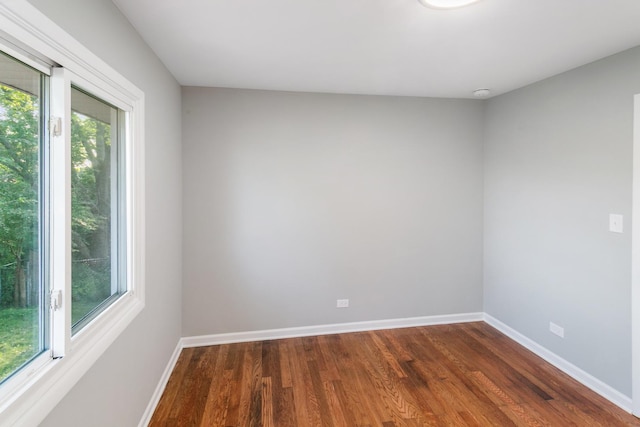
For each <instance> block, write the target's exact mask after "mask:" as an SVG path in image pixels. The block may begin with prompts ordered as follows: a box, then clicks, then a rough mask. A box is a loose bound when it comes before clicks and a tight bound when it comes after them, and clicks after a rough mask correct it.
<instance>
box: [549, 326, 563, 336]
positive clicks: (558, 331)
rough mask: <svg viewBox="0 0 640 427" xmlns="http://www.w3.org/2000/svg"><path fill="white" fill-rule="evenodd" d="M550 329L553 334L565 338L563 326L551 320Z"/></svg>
mask: <svg viewBox="0 0 640 427" xmlns="http://www.w3.org/2000/svg"><path fill="white" fill-rule="evenodd" d="M549 330H550V331H551V333H552V334H556V335H557V336H559V337H560V338H564V328H563V327H562V326H558V325H556V324H555V323H553V322H549Z"/></svg>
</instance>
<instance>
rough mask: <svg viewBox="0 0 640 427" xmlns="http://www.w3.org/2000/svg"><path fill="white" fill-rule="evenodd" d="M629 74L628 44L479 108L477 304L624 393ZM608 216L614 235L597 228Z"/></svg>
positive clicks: (635, 54)
mask: <svg viewBox="0 0 640 427" xmlns="http://www.w3.org/2000/svg"><path fill="white" fill-rule="evenodd" d="M638 70H640V49H637V48H636V49H633V50H629V51H626V52H623V53H620V54H617V55H614V56H612V57H609V58H607V59H604V60H601V61H598V62H595V63H592V64H589V65H586V66H583V67H580V68H578V69H575V70H573V71H570V72H567V73H564V74H561V75H558V76H555V77H553V78H550V79H547V80H544V81H542V82H539V83H536V84H533V85H531V86H528V87H526V88H523V89H520V90H517V91H514V92H511V93H509V94H506V95H502V96H499V97H497V98H495V99H491V100H489V101H488V102H487V106H486V107H487V108H486V112H485V113H486V127H485V130H486V134H485V210H484V218H485V220H484V233H485V244H484V257H485V264H484V304H485V306H484V307H485V312H487V313H488V314H490V315H492V316H494V317H496V318H497V319H499V320H501V321H502V322H504V323H506V324H507V325H509V326H511V327H512V328H514V329H516V330H517V331H519V332H520V333H522V334H524V335H526V336H527V337H529V338H531V339H533V340H534V341H536V342H538V343H539V344H541V345H543V346H544V347H546V348H547V349H549V350H551V351H553V352H554V353H556V354H558V355H559V356H561V357H563V358H564V359H566V360H568V361H569V362H571V363H573V364H574V365H576V366H577V367H579V368H581V369H583V370H585V371H587V372H588V373H590V374H591V375H593V376H595V377H596V378H598V379H600V380H602V381H604V382H605V383H607V384H608V385H610V386H612V387H613V388H615V389H617V390H618V391H620V392H621V393H623V394H626V395H627V396H631V285H630V284H631V277H630V276H631V234H630V225H631V185H632V144H633V95H634V94H636V93H639V92H640V78H639V75H638ZM610 213H614V214H622V215H624V220H625V224H624V226H625V230H624V233H623V234H616V233H611V232H609V231H608V228H609V214H610ZM549 322H554V323H556V324H557V325H560V326H561V327H563V328H564V333H565V337H564V339H562V338H559V337H558V336H556V335H553V334H551V333H550V331H549Z"/></svg>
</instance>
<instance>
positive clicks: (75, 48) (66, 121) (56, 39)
mask: <svg viewBox="0 0 640 427" xmlns="http://www.w3.org/2000/svg"><path fill="white" fill-rule="evenodd" d="M0 29H1V31H0V44H2V47H3V49H2V50H5V51H6V52H7V53H9V54H10V55H12V56H14V57H16V58H17V59H20V60H22V61H23V62H26V63H29V64H30V65H34V66H35V67H36V68H38V69H40V70H41V71H45V70H43V67H42V65H41V64H38V61H33V59H32V58H29V54H27V55H24V54H22V53H21V52H20V50H19V49H15V50H12V49H11V45H10V44H9V45H7V44H6V43H2V39H8V40H10V41H17V42H18V43H19V44H20V45H21V47H25V48H26V49H28V51H29V52H33V53H34V56H35V57H36V58H38V57H40V58H46V59H47V60H49V61H51V62H53V63H56V64H59V65H60V68H53V70H52V71H51V73H50V90H51V97H50V115H51V116H54V117H60V118H61V119H62V122H63V126H62V134H61V135H60V136H53V135H51V136H50V145H51V150H50V156H51V170H50V176H49V179H50V188H49V191H51V192H56V193H55V194H52V197H51V199H50V200H51V202H52V206H50V209H51V211H55V212H61V211H64V212H66V214H65V215H62V216H61V215H51V218H50V233H51V236H50V242H51V243H50V248H49V253H50V258H49V263H50V264H49V265H50V268H49V270H50V271H49V280H50V287H51V288H53V289H55V290H61V291H62V295H63V305H64V307H65V308H64V309H63V310H59V311H54V312H53V313H52V318H51V328H52V339H51V343H50V346H51V351H50V352H46V353H45V354H43V355H41V356H40V357H38V358H37V359H35V360H34V361H33V362H32V363H30V364H29V365H28V366H26V367H25V368H24V369H22V370H21V371H20V372H19V373H18V375H15V376H13V377H12V378H10V379H9V380H7V381H5V383H3V384H2V385H1V386H0V425H3V426H4V425H21V426H22V425H37V424H39V423H40V422H41V421H42V420H43V419H44V418H45V417H46V416H47V414H48V413H49V412H50V411H51V410H52V409H53V408H54V407H55V406H56V405H57V404H58V403H59V402H60V400H61V399H62V398H63V397H64V395H65V394H66V393H67V392H69V391H70V390H71V388H72V387H73V386H74V385H75V384H76V382H77V381H78V380H79V379H80V378H81V377H82V376H83V375H84V374H85V373H86V372H87V371H88V370H89V368H90V367H91V366H92V365H93V364H94V363H95V362H96V361H97V359H98V358H99V357H100V356H101V355H102V354H103V353H104V352H105V351H106V349H107V348H108V347H109V346H110V345H111V344H112V343H113V342H114V341H115V340H116V338H117V337H118V336H119V335H120V334H121V333H122V332H123V331H124V330H125V329H126V328H127V327H128V326H129V325H130V324H131V322H132V321H133V320H134V318H135V317H136V316H137V315H138V314H139V313H140V312H141V311H142V310H143V308H144V305H145V254H144V244H145V230H144V218H145V206H144V201H145V194H144V190H145V189H144V175H145V170H144V166H145V165H144V93H143V92H142V91H141V90H139V89H138V88H137V87H136V86H135V85H133V84H132V83H130V82H129V81H128V80H126V79H125V78H124V77H122V76H121V75H120V74H119V73H117V72H116V71H115V70H113V69H112V68H111V67H110V66H109V65H107V64H106V63H105V62H103V61H102V60H101V59H100V58H98V57H97V56H96V55H94V54H93V53H91V52H90V51H89V50H88V49H86V48H85V47H84V46H82V45H81V44H80V43H79V42H78V41H76V40H75V39H74V38H73V37H71V36H70V35H69V34H67V33H66V32H65V31H64V30H62V29H61V28H60V27H58V26H57V25H56V24H55V23H54V22H53V21H51V20H50V19H49V18H47V17H46V16H45V15H44V14H42V13H41V12H40V11H38V10H37V9H36V8H35V7H34V6H32V5H31V4H29V3H28V2H27V1H26V0H7V1H3V2H1V3H0ZM45 72H46V71H45ZM47 74H48V72H47ZM71 84H74V85H77V86H78V87H82V88H83V89H85V90H87V91H88V92H90V93H92V94H93V95H95V96H97V97H99V98H101V99H103V100H105V101H107V102H109V103H111V104H113V105H114V106H116V107H118V108H120V109H121V110H124V111H125V112H127V115H128V120H127V128H126V130H125V133H126V139H127V140H126V142H125V144H124V145H125V150H126V153H125V157H126V161H125V176H126V184H125V186H126V190H125V191H126V196H125V197H126V201H125V203H126V222H127V236H126V240H127V247H126V251H127V254H126V257H127V259H126V268H127V273H126V274H127V281H128V290H127V292H126V293H125V294H124V295H123V296H122V297H120V298H119V299H118V300H116V301H115V302H114V303H113V304H111V305H110V306H109V307H107V308H106V309H105V310H104V311H103V312H102V313H100V314H99V315H98V316H97V317H96V318H95V319H94V320H93V321H92V322H90V323H89V324H87V325H86V326H85V327H83V328H82V329H81V330H80V331H79V332H78V333H77V334H75V335H73V337H72V336H71V310H70V307H71V288H70V287H71V221H70V219H71V218H70V217H71V212H70V209H71V203H70V200H71V199H70V197H71V179H70V170H71V163H70V162H71V159H70V147H71V135H70V127H71V117H70V88H71ZM53 204H55V205H53Z"/></svg>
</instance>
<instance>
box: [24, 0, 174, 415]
mask: <svg viewBox="0 0 640 427" xmlns="http://www.w3.org/2000/svg"><path fill="white" fill-rule="evenodd" d="M32 3H33V4H34V5H35V6H36V7H38V8H40V10H41V11H42V12H44V13H45V14H46V15H48V16H49V17H50V18H51V19H53V20H54V21H55V22H56V23H58V24H59V25H60V26H62V27H63V28H64V29H65V30H66V31H68V32H69V33H70V34H71V35H73V36H74V37H75V38H76V39H77V40H79V41H80V42H81V43H83V44H84V45H85V46H86V47H87V48H89V49H90V50H91V51H93V52H94V53H95V54H96V55H98V56H99V57H101V58H102V59H103V60H105V61H106V62H107V63H109V64H110V65H111V66H112V67H114V68H115V69H116V70H117V71H119V72H120V73H121V74H123V75H124V76H125V77H126V78H128V79H129V80H130V81H132V82H133V83H134V84H136V85H137V86H138V87H139V88H140V89H142V90H143V91H144V92H145V96H146V129H145V132H146V141H147V146H146V148H147V150H146V209H147V217H146V234H147V240H146V262H147V266H146V267H147V270H146V278H147V287H146V289H147V300H146V308H145V309H144V310H143V312H142V313H141V314H140V315H138V317H137V318H136V319H135V321H134V322H133V323H132V325H131V326H130V327H129V328H128V329H127V330H126V331H125V332H124V333H123V334H122V335H121V336H120V337H119V338H118V339H117V340H116V342H115V343H114V344H113V345H112V346H111V347H110V348H109V350H108V351H107V352H106V353H105V354H104V355H103V356H102V357H101V358H100V359H99V360H98V361H97V362H96V364H95V365H94V366H93V367H92V368H91V370H90V371H89V372H88V373H87V374H86V375H85V376H84V377H83V378H82V379H81V380H80V381H79V383H78V384H77V385H76V386H75V388H74V389H73V390H72V391H71V392H70V393H69V394H68V395H67V396H66V397H65V398H64V399H63V400H62V402H61V403H60V404H59V405H58V406H57V407H56V409H54V410H53V412H52V413H51V414H50V415H49V417H48V418H47V419H46V420H45V421H44V422H43V425H44V426H52V427H53V426H55V427H59V426H70V427H75V426H92V427H98V426H105V427H106V426H108V427H112V426H133V425H137V424H138V422H139V421H140V418H141V417H142V413H143V412H144V410H145V408H146V406H147V404H148V402H149V400H150V398H151V395H152V393H153V391H154V389H155V387H156V386H157V384H158V380H159V378H160V376H161V374H162V372H163V370H164V368H165V366H166V364H167V362H168V360H169V357H170V356H171V353H172V351H173V349H174V348H175V346H176V344H177V342H178V339H179V338H180V322H181V319H180V300H181V292H180V282H181V280H182V279H181V274H182V272H181V263H182V255H181V250H182V248H181V239H182V237H181V224H182V218H181V204H180V200H181V191H182V181H181V150H180V140H181V128H180V120H181V112H180V96H181V95H180V87H179V86H178V84H177V83H176V81H175V80H174V79H173V77H172V76H171V75H170V74H169V73H168V72H167V70H166V69H165V68H164V66H163V65H162V63H160V61H159V60H158V59H157V58H156V56H155V55H154V54H153V53H152V52H151V50H150V49H149V48H148V47H147V46H146V45H145V44H144V42H143V41H142V39H141V38H140V37H139V36H138V35H137V34H136V32H135V31H134V30H133V28H132V27H131V26H130V25H129V23H128V21H126V20H125V19H124V18H123V16H122V15H121V14H120V12H119V11H118V10H117V9H116V7H115V6H114V5H113V4H112V3H111V1H109V0H92V1H86V0H64V1H63V0H56V1H52V0H32Z"/></svg>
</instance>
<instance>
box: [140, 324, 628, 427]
mask: <svg viewBox="0 0 640 427" xmlns="http://www.w3.org/2000/svg"><path fill="white" fill-rule="evenodd" d="M150 426H152V427H164V426H220V427H227V426H276V427H281V426H282V427H289V426H291V427H293V426H299V427H304V426H337V427H339V426H383V427H394V426H395V427H399V426H501V427H502V426H561V427H565V426H607V427H609V426H640V420H639V419H637V418H635V417H633V416H632V415H630V414H627V413H626V412H624V411H622V410H621V409H619V408H618V407H616V406H615V405H613V404H612V403H610V402H608V401H607V400H606V399H604V398H602V397H601V396H599V395H597V394H596V393H594V392H592V391H591V390H589V389H587V388H586V387H584V386H582V385H581V384H579V383H577V382H576V381H575V380H573V379H572V378H570V377H569V376H567V375H566V374H564V373H562V372H561V371H559V370H558V369H556V368H555V367H553V366H552V365H550V364H548V363H546V362H545V361H543V360H542V359H540V358H539V357H537V356H535V355H534V354H533V353H531V352H530V351H528V350H526V349H525V348H524V347H522V346H520V345H519V344H517V343H515V342H514V341H512V340H510V339H509V338H507V337H506V336H505V335H503V334H501V333H500V332H498V331H497V330H496V329H494V328H492V327H491V326H489V325H487V324H486V323H483V322H476V323H464V324H457V325H442V326H428V327H417V328H407V329H393V330H384V331H372V332H359V333H350V334H341V335H326V336H320V337H305V338H291V339H284V340H274V341H262V342H253V343H240V344H228V345H219V346H210V347H201V348H189V349H185V350H183V351H182V353H181V354H180V358H179V359H178V362H177V364H176V367H175V369H174V372H173V373H172V375H171V378H170V379H169V382H168V384H167V387H166V389H165V391H164V394H163V395H162V398H161V399H160V402H159V404H158V407H157V408H156V411H155V413H154V415H153V418H152V420H151V422H150Z"/></svg>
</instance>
